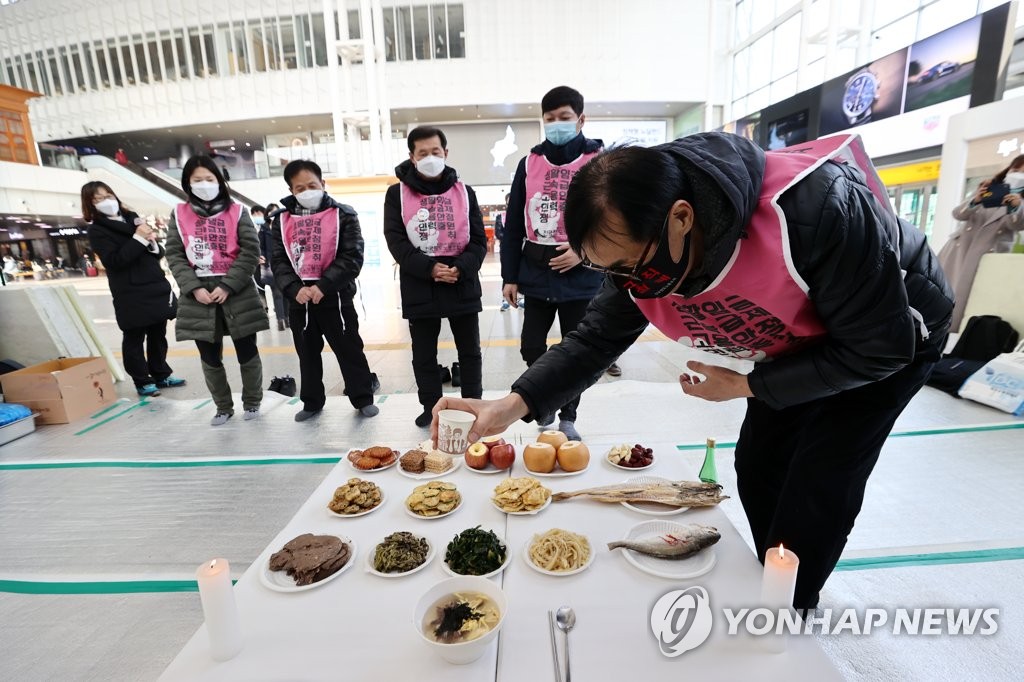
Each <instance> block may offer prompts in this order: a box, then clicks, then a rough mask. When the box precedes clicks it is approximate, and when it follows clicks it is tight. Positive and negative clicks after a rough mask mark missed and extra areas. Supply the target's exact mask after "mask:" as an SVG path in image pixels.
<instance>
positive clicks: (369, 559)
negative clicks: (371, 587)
mask: <svg viewBox="0 0 1024 682" xmlns="http://www.w3.org/2000/svg"><path fill="white" fill-rule="evenodd" d="M417 537H422V536H417ZM423 539H424V540H427V538H423ZM381 542H383V540H381ZM379 544H380V542H378V543H377V545H379ZM377 545H374V546H373V549H371V550H370V551H369V552H368V553H367V555H366V572H367V573H372V574H373V575H378V576H380V577H381V578H403V577H405V576H407V575H412V574H413V573H417V572H419V571H422V570H423V569H424V568H426V567H427V566H428V565H429V564H430V562H431V561H433V560H434V554H435V553H436V551H437V550H436V548H435V547H434V543H432V542H431V541H430V540H427V558H426V559H424V560H423V563H422V564H420V565H419V566H417V567H416V568H414V569H412V570H411V571H405V572H403V573H383V572H381V571H378V570H377V569H376V568H374V567H373V558H374V556H376V554H377Z"/></svg>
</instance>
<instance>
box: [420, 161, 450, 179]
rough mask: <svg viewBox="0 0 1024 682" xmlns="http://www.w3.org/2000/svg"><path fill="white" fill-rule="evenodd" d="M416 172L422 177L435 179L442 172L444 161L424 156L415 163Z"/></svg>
mask: <svg viewBox="0 0 1024 682" xmlns="http://www.w3.org/2000/svg"><path fill="white" fill-rule="evenodd" d="M416 170H418V171H419V172H420V174H421V175H422V176H423V177H426V178H436V177H437V176H438V175H440V174H441V172H442V171H444V159H442V158H441V157H440V156H424V157H423V158H422V159H420V160H419V161H417V162H416Z"/></svg>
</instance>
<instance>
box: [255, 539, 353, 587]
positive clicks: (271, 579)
mask: <svg viewBox="0 0 1024 682" xmlns="http://www.w3.org/2000/svg"><path fill="white" fill-rule="evenodd" d="M325 535H326V533H325ZM335 537H337V538H340V539H341V541H342V542H344V543H345V544H347V545H348V549H349V552H350V554H349V557H348V561H346V562H345V565H344V566H342V567H341V568H340V569H338V570H337V571H336V572H335V573H332V574H331V575H329V576H327V577H326V578H324V579H323V580H320V581H317V582H315V583H312V584H310V585H296V584H295V578H293V577H291V576H290V575H288V572H287V571H271V570H270V557H267V560H266V561H264V562H263V569H262V570H261V571H260V582H261V583H263V586H264V587H266V588H267V589H270V590H273V591H274V592H305V591H306V590H312V589H313V588H314V587H320V586H321V585H323V584H325V583H329V582H331V581H332V580H334V579H335V578H337V577H338V576H339V575H341V574H342V573H344V572H345V571H347V570H348V569H350V568H352V564H354V563H355V562H356V543H355V542H354V541H353V540H351V539H350V538H347V537H345V536H344V535H336V536H335Z"/></svg>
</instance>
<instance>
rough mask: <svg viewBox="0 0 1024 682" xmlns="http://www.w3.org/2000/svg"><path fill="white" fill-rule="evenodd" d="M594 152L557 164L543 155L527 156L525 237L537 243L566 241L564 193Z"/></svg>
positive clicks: (595, 153) (592, 156)
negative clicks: (561, 164) (560, 164)
mask: <svg viewBox="0 0 1024 682" xmlns="http://www.w3.org/2000/svg"><path fill="white" fill-rule="evenodd" d="M595 156H597V152H591V153H589V154H580V155H579V156H578V157H576V158H575V159H573V160H572V161H570V162H569V163H567V164H565V165H564V166H556V165H554V164H553V163H551V162H550V161H548V160H547V157H545V156H544V155H543V154H530V155H529V156H527V157H526V208H525V213H526V239H527V241H531V242H537V243H538V244H565V243H567V242H568V241H569V238H568V237H567V236H566V234H565V218H564V217H563V215H562V212H563V209H564V208H565V195H566V194H567V193H568V191H569V183H570V182H572V179H573V177H574V176H575V175H576V173H578V172H579V170H580V169H581V168H583V166H585V165H586V163H587V162H588V161H590V160H591V159H592V158H594V157H595Z"/></svg>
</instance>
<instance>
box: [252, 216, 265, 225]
mask: <svg viewBox="0 0 1024 682" xmlns="http://www.w3.org/2000/svg"><path fill="white" fill-rule="evenodd" d="M252 223H253V225H255V226H256V227H259V226H261V225H262V224H263V216H261V215H254V216H253V217H252Z"/></svg>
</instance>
